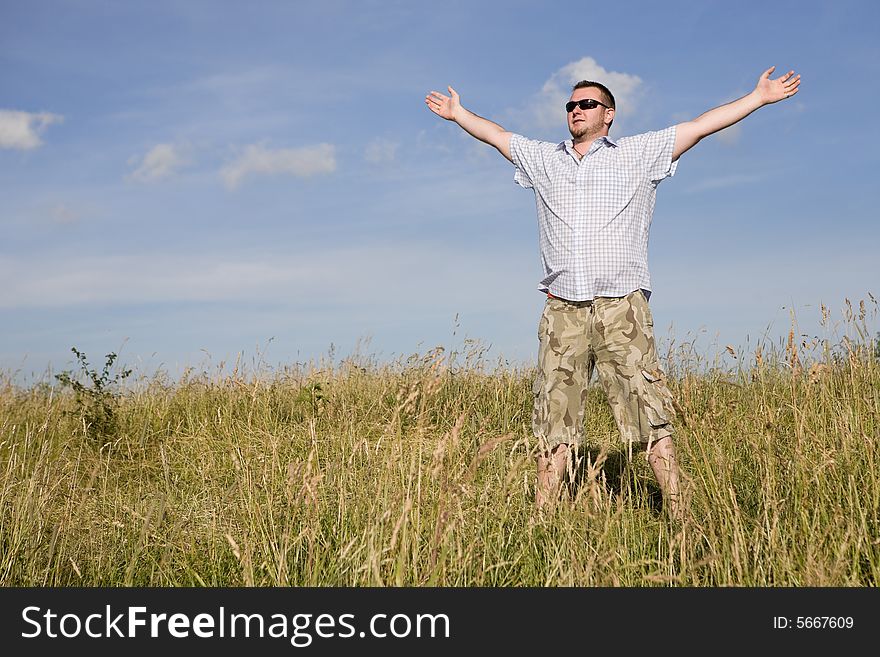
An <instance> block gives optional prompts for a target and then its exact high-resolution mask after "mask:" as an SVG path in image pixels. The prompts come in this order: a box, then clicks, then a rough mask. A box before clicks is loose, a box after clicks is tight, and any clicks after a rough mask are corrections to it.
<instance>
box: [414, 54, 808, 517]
mask: <svg viewBox="0 0 880 657" xmlns="http://www.w3.org/2000/svg"><path fill="white" fill-rule="evenodd" d="M774 69H775V66H774V67H770V68H769V69H767V70H766V71H764V73H763V74H761V76H760V78H759V79H758V84H757V85H756V86H755V89H754V90H753V91H752V92H751V93H749V94H747V95H746V96H743V97H742V98H739V99H738V100H735V101H733V102H730V103H727V104H726V105H721V106H720V107H716V108H714V109H711V110H709V111H708V112H705V113H704V114H701V115H700V116H698V117H697V118H696V119H694V120H692V121H687V122H685V123H679V124H678V125H675V126H671V127H669V128H667V129H665V130H662V131H659V132H648V133H645V134H641V135H636V136H633V137H624V138H621V139H618V140H616V141H615V140H612V139H610V138H609V137H608V131H609V129H610V127H611V124H612V122H613V121H614V113H615V101H614V96H613V95H612V93H611V91H610V90H609V89H607V88H606V87H605V86H604V85H603V84H601V83H599V82H592V81H588V80H583V81H581V82H578V83H577V84H576V85H575V86H574V89H573V90H572V93H571V97H570V99H569V102H568V103H566V105H565V110H566V112H567V115H568V129H569V132H570V133H571V137H572V138H571V139H570V140H567V141H565V142H562V143H561V144H552V143H548V142H541V141H534V140H530V139H526V138H525V137H522V136H521V135H517V134H513V133H510V132H508V131H506V130H505V129H504V128H502V127H501V126H499V125H498V124H496V123H493V122H492V121H489V120H487V119H484V118H482V117H480V116H478V115H476V114H474V113H473V112H470V111H468V110H466V109H465V108H464V107H463V106H462V105H461V101H460V98H459V95H458V94H457V93H456V92H455V90H454V89H453V88H452V87H448V90H449V94H450V95H449V96H446V95H444V94H442V93H439V92H437V91H432V92H431V93H430V94H428V95H427V97H426V98H425V102H426V103H427V105H428V108H429V109H430V110H431V111H432V112H434V113H435V114H437V115H438V116H440V117H442V118H444V119H446V120H449V121H454V122H455V123H457V124H458V125H459V126H461V127H462V128H463V129H464V130H465V131H466V132H468V133H469V134H470V135H472V136H473V137H476V138H477V139H479V140H481V141H483V142H486V143H487V144H490V145H491V146H494V147H495V148H497V149H498V151H499V152H500V153H501V154H502V155H504V157H506V158H507V159H508V160H510V161H511V162H512V163H513V165H514V166H515V167H516V172H515V174H514V180H515V181H516V182H517V183H518V184H519V185H521V186H522V187H525V188H529V189H532V190H534V193H535V201H536V205H537V213H538V226H539V234H540V245H541V260H542V264H543V267H544V278H543V279H542V280H541V282H540V283H539V285H538V289H539V290H541V291H542V292H543V293H546V295H547V300H546V302H545V305H544V311H543V313H542V315H541V320H540V323H539V326H538V338H539V352H538V365H539V373H538V377H537V379H536V381H535V386H534V393H535V408H534V414H533V419H532V425H533V430H534V433H535V436H536V437H537V439H538V443H539V455H538V459H537V476H538V479H537V487H536V496H535V502H536V505H537V506H538V508H542V507H544V506H545V505H547V504H548V503H552V502H554V501H555V500H556V499H557V497H558V495H559V491H560V486H561V483H562V480H563V478H564V476H565V473H566V470H567V469H569V468H570V467H571V462H572V456H573V450H575V449H577V448H578V446H579V445H580V443H581V442H582V440H583V420H584V417H583V416H584V403H585V401H586V392H587V385H588V383H589V380H590V377H591V376H592V373H593V369H594V368H595V369H597V370H598V373H599V381H600V382H601V384H602V387H603V388H604V390H605V393H606V395H607V397H608V401H609V403H610V405H611V409H612V411H613V413H614V419H615V422H616V423H617V427H618V429H619V431H620V435H621V438H622V440H623V441H624V443H625V444H626V445H627V447H628V449H629V450H630V452H631V450H632V448H633V447H634V446H637V447H641V448H643V449H645V450H646V451H647V457H648V462H649V463H650V465H651V469H652V470H653V472H654V475H655V476H656V477H657V482H658V484H659V485H660V489H661V491H662V493H663V500H664V507H665V508H666V509H667V510H668V512H669V513H670V514H671V515H673V516H675V517H678V516H679V515H680V513H681V492H680V486H679V468H678V465H677V463H676V458H675V449H674V448H673V445H672V419H673V416H674V413H673V410H672V397H671V395H670V392H669V389H668V388H667V386H666V383H665V380H664V376H663V373H662V372H661V371H660V368H659V364H658V360H657V353H656V348H655V345H654V335H653V319H652V318H651V312H650V309H649V308H648V297H649V296H650V290H651V281H650V278H649V275H648V263H647V252H648V231H649V228H650V225H651V218H652V215H653V212H654V201H655V194H656V188H657V185H658V184H659V183H660V182H661V181H662V180H663V179H664V178H667V177H669V176H672V175H674V173H675V169H676V167H677V163H678V158H679V157H681V155H682V154H683V153H685V152H686V151H687V150H689V149H690V148H691V147H693V146H694V145H695V144H696V143H697V142H699V141H700V140H701V139H702V138H703V137H706V136H708V135H711V134H712V133H714V132H717V131H719V130H723V129H724V128H727V127H728V126H731V125H733V124H734V123H737V122H738V121H741V120H742V119H744V118H745V117H746V116H748V115H749V114H751V113H752V112H753V111H755V110H756V109H758V108H760V107H763V106H764V105H769V104H771V103H775V102H778V101H780V100H783V99H785V98H790V97H791V96H793V95H794V94H796V93H797V91H798V87H799V85H800V75H797V76H796V75H795V74H794V71H789V72H788V73H787V74H785V75H782V76H780V77H778V78H776V79H770V75H771V73H773V71H774Z"/></svg>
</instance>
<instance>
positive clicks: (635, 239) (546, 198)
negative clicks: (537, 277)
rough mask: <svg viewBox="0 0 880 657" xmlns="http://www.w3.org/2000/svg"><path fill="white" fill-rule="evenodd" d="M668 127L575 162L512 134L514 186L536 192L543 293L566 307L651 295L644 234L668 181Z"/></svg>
mask: <svg viewBox="0 0 880 657" xmlns="http://www.w3.org/2000/svg"><path fill="white" fill-rule="evenodd" d="M674 144H675V126H671V127H669V128H666V130H661V131H658V132H646V133H644V134H641V135H634V136H632V137H622V138H620V139H618V140H617V141H612V140H611V139H609V138H608V137H601V138H599V139H597V140H596V141H594V142H593V143H592V144H591V145H590V150H589V151H587V154H586V155H584V157H583V159H578V157H577V154H576V153H575V151H574V146H573V144H572V141H571V140H568V141H564V142H562V143H561V144H552V143H549V142H546V141H535V140H533V139H526V138H525V137H523V136H521V135H512V136H511V139H510V155H511V158H512V159H513V164H514V166H516V173H515V174H514V177H513V179H514V181H516V182H517V183H518V184H519V185H521V186H522V187H525V188H527V189H533V190H534V191H535V203H536V205H537V209H538V232H539V236H540V244H541V263H542V264H543V266H544V278H543V279H541V282H540V283H539V284H538V289H539V290H541V291H542V292H550V294H552V295H553V296H557V297H561V298H563V299H568V300H569V301H586V300H589V299H593V298H595V297H622V296H625V295H627V294H629V293H630V292H633V291H635V290H638V289H640V288H641V289H643V290H650V289H651V277H650V276H649V274H648V232H649V230H650V228H651V217H652V215H653V214H654V201H655V198H656V193H657V185H658V184H659V183H660V181H661V180H663V179H664V178H666V177H668V176H672V175H674V174H675V169H676V167H677V165H678V162H673V161H672V148H673V145H674Z"/></svg>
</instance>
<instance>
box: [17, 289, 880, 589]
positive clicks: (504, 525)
mask: <svg viewBox="0 0 880 657" xmlns="http://www.w3.org/2000/svg"><path fill="white" fill-rule="evenodd" d="M874 313H875V316H876V303H875V306H874ZM825 320H826V322H827V324H826V328H828V327H830V318H829V317H825ZM841 325H842V329H840V330H839V331H838V330H837V329H835V331H834V335H833V336H831V335H830V334H829V336H827V337H825V338H817V339H815V340H806V341H805V340H803V339H802V337H801V336H799V335H798V334H797V332H796V331H795V330H794V329H793V331H792V333H791V335H790V339H789V341H788V343H787V344H783V345H778V346H775V347H774V346H773V345H766V344H763V345H761V347H760V348H758V349H756V350H754V351H753V352H750V353H737V350H736V349H734V348H733V347H731V348H730V349H729V350H728V352H727V354H726V355H723V357H724V358H726V359H727V361H728V362H729V363H733V364H734V366H733V367H720V366H719V365H718V362H717V361H716V362H715V363H712V364H711V365H710V364H708V363H706V362H704V361H701V360H700V358H699V356H697V355H695V354H694V353H692V352H689V351H688V350H687V349H681V348H679V349H671V350H670V353H669V354H668V356H667V358H666V361H667V362H666V363H665V365H666V368H667V370H668V372H669V374H670V382H671V386H672V388H673V393H674V394H675V397H676V399H677V403H678V405H679V420H678V425H677V434H676V444H677V449H678V452H679V458H680V462H681V465H682V467H683V470H684V471H685V473H686V479H687V483H688V490H689V496H690V503H689V508H688V512H687V514H686V517H685V518H684V520H683V522H681V523H680V524H679V523H673V522H670V521H669V520H667V519H666V517H665V516H664V514H663V513H662V509H661V508H660V496H659V491H658V489H657V487H656V483H655V482H654V480H653V477H652V475H651V472H650V468H649V467H648V466H647V463H646V462H645V460H644V457H643V456H634V457H633V458H632V459H630V458H629V457H628V456H627V455H626V453H625V452H624V451H623V449H622V447H621V446H620V444H619V443H618V439H617V433H616V429H615V427H614V422H613V419H612V416H611V414H610V411H609V409H608V407H607V404H606V403H605V401H604V399H603V397H602V395H601V392H600V391H599V390H598V389H592V390H591V393H590V395H589V400H588V409H587V417H588V418H589V419H588V426H587V435H588V446H587V448H586V449H584V450H583V452H582V453H581V454H580V460H579V463H578V467H577V474H576V477H575V481H574V482H573V483H572V485H571V487H570V489H569V491H570V499H569V500H568V501H566V502H564V503H563V504H561V505H560V506H559V508H558V509H557V510H556V511H555V512H553V513H550V514H547V515H543V516H538V515H536V514H535V513H534V511H533V496H534V483H535V482H534V480H535V472H534V469H535V462H534V453H533V449H534V443H533V439H532V438H531V432H530V416H531V408H532V399H531V381H532V377H533V375H534V372H532V371H530V370H527V369H516V368H510V367H507V368H501V367H494V368H493V367H490V366H489V365H488V364H487V363H486V362H485V360H484V359H483V358H482V354H481V353H479V352H478V351H476V352H475V351H471V352H470V353H468V354H446V353H444V352H443V350H441V349H436V350H434V351H431V352H429V353H427V354H423V355H422V354H418V355H414V356H412V357H410V358H409V359H407V360H401V361H398V362H397V363H394V364H390V365H389V364H386V365H380V364H378V363H376V362H373V361H372V360H371V359H369V358H364V357H361V356H357V357H352V358H349V359H347V360H344V361H342V362H341V363H335V364H334V363H331V362H321V363H312V364H310V365H304V366H297V367H290V368H287V369H283V370H275V371H255V372H250V373H246V372H243V371H240V370H236V371H235V372H233V373H232V374H224V375H221V374H213V375H212V374H211V373H210V372H207V371H202V372H195V371H191V372H189V373H187V374H185V375H184V376H183V377H182V378H181V379H180V380H178V381H174V382H172V381H170V380H168V379H167V378H166V377H164V376H162V375H155V376H151V377H149V378H145V377H141V379H140V380H138V381H137V382H136V383H135V384H132V385H129V386H128V387H127V388H126V390H124V391H121V392H120V393H119V407H118V412H117V413H118V414H117V421H118V429H117V431H116V433H115V435H113V436H111V437H109V438H101V439H97V438H96V437H94V436H92V435H91V433H90V430H89V427H88V424H87V423H85V422H84V417H83V414H82V413H81V412H80V411H81V409H78V407H77V405H76V403H75V400H74V398H73V397H72V396H71V395H69V394H65V393H64V391H62V390H60V389H59V388H58V387H55V386H51V385H47V384H40V385H32V386H29V387H21V386H17V385H14V384H13V383H11V382H9V381H7V382H6V383H4V384H3V385H2V388H0V584H3V585H6V586H32V585H35V586H72V585H87V586H134V585H137V586H192V585H194V586H240V585H245V586H252V585H253V586H276V585H278V586H286V585H297V586H299V585H303V586H340V585H353V586H362V585H363V586H366V585H387V586H421V585H439V586H560V585H564V586H567V585H574V586H609V585H610V586H668V585H683V586H874V585H876V584H877V583H878V577H880V520H878V508H880V474H878V466H880V451H878V445H880V360H878V354H877V353H876V352H875V344H874V340H873V339H872V337H871V336H870V335H869V334H868V332H867V325H868V323H867V319H866V311H865V307H864V304H862V306H861V307H860V309H858V310H854V309H852V308H851V307H850V308H849V310H848V316H846V317H845V318H844V321H843V322H842V324H841Z"/></svg>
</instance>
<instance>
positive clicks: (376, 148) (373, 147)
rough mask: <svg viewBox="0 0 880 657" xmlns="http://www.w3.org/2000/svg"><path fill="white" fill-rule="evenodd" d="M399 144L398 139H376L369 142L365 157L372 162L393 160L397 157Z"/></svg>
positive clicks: (380, 162)
mask: <svg viewBox="0 0 880 657" xmlns="http://www.w3.org/2000/svg"><path fill="white" fill-rule="evenodd" d="M399 145H400V144H398V143H397V142H396V141H389V140H387V139H374V140H373V141H371V142H370V143H369V144H367V148H366V150H365V151H364V159H365V160H366V161H367V162H370V163H372V164H382V163H383V162H393V161H394V158H395V157H397V147H398V146H399Z"/></svg>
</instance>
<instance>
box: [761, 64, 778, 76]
mask: <svg viewBox="0 0 880 657" xmlns="http://www.w3.org/2000/svg"><path fill="white" fill-rule="evenodd" d="M775 70H776V67H775V66H771V67H770V68H768V69H767V70H766V71H764V73H762V74H761V77H762V78H769V77H770V74H771V73H772V72H773V71H775Z"/></svg>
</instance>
